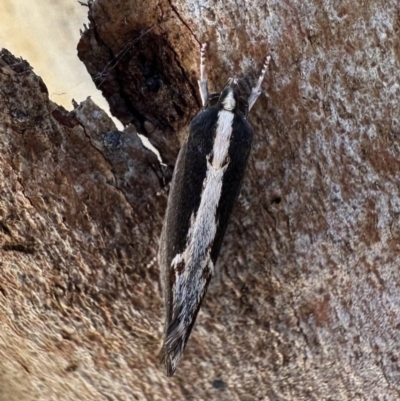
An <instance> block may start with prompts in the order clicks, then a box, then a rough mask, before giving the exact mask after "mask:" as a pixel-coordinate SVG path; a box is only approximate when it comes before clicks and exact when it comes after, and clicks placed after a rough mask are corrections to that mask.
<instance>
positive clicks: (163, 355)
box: [159, 345, 176, 377]
mask: <svg viewBox="0 0 400 401" xmlns="http://www.w3.org/2000/svg"><path fill="white" fill-rule="evenodd" d="M159 358H160V363H161V364H162V365H163V366H164V367H165V370H166V373H167V376H168V377H172V376H173V375H174V373H175V371H176V365H175V366H174V364H173V358H172V357H171V354H170V353H169V352H168V351H167V350H166V347H165V345H164V346H163V347H162V349H161V352H160V356H159Z"/></svg>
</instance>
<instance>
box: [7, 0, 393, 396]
mask: <svg viewBox="0 0 400 401" xmlns="http://www.w3.org/2000/svg"><path fill="white" fill-rule="evenodd" d="M89 15H90V21H91V24H90V26H89V28H88V29H87V30H86V31H85V32H84V33H83V36H82V39H81V42H80V43H79V46H78V52H79V56H80V57H81V59H82V60H83V61H84V62H85V64H86V66H87V68H88V71H89V72H90V73H91V75H92V76H93V78H94V80H95V82H96V84H97V85H98V86H99V87H100V88H101V89H102V90H103V93H104V95H105V96H106V97H107V99H108V100H109V103H110V105H111V110H112V111H113V113H114V114H115V115H116V116H117V117H119V118H120V119H121V120H122V121H123V122H124V123H125V124H126V125H127V126H128V125H129V126H128V127H127V129H126V130H125V132H118V131H116V129H115V127H114V126H113V124H112V122H110V120H109V119H108V118H107V117H106V116H105V114H104V113H103V112H102V111H101V110H99V109H98V108H96V106H95V105H94V104H93V103H92V102H91V101H90V100H88V101H86V102H84V103H83V104H81V105H80V106H79V107H77V108H76V109H75V110H74V111H73V112H71V113H67V112H65V111H64V110H62V109H61V108H60V107H58V106H57V105H55V104H53V103H51V102H50V101H49V100H48V96H47V93H46V89H45V86H44V84H43V82H42V81H41V80H40V79H39V78H38V77H36V76H35V75H34V74H33V73H32V72H31V71H30V69H29V66H28V65H27V64H26V63H25V62H22V61H18V60H16V59H14V58H13V57H12V56H11V55H9V54H8V53H7V52H3V53H2V58H1V65H0V68H1V69H0V122H1V125H0V135H1V142H0V146H1V152H0V166H1V170H0V173H1V175H2V177H1V181H0V185H1V199H0V202H1V203H0V208H1V209H0V218H1V221H0V255H1V262H0V263H1V267H2V275H1V278H0V279H1V282H0V290H1V291H0V296H1V298H2V300H1V305H0V312H1V322H2V330H1V332H0V351H1V354H2V356H3V357H2V360H3V361H5V362H4V366H6V365H5V364H6V363H7V364H9V365H10V366H11V365H12V369H17V370H18V369H19V371H20V372H21V373H20V374H21V375H23V377H25V380H26V383H27V386H28V385H29V386H30V387H31V388H32V389H31V390H32V391H36V392H39V393H40V394H41V395H42V398H43V399H44V400H46V399H58V400H64V399H65V400H68V399H88V400H92V399H93V400H94V399H96V400H99V399H107V400H124V399H127V400H128V399H129V400H130V399H149V400H157V399H160V400H166V399H168V400H169V399H176V400H198V399H199V400H204V399H210V400H214V399H215V400H240V401H250V400H264V399H268V400H271V401H272V400H274V401H275V400H293V401H298V400H398V399H399V398H400V360H399V354H400V308H399V305H400V288H399V286H400V285H399V283H400V272H399V264H400V253H399V251H400V196H399V184H400V181H399V170H400V118H399V115H400V85H399V71H400V40H399V34H400V6H399V3H398V2H397V1H387V0H385V1H383V0H371V1H369V2H363V1H361V0H360V1H356V2H354V1H347V0H344V1H342V2H340V4H339V3H337V2H334V1H333V0H327V1H315V0H313V1H311V0H309V1H307V0H306V1H302V2H285V1H266V2H265V1H264V2H261V1H254V2H252V3H247V2H244V1H241V0H238V1H235V2H219V1H209V2H207V1H206V2H203V1H201V2H197V1H189V0H188V1H184V0H180V1H172V2H171V1H163V0H161V1H157V2H156V1H152V0H150V1H148V2H137V1H135V0H130V1H128V0H98V1H96V2H94V3H91V4H90V10H89ZM201 41H208V42H209V44H210V46H209V49H210V50H209V52H208V67H209V68H208V71H209V79H210V83H211V86H212V88H213V89H216V90H218V89H219V88H221V86H222V85H223V84H224V83H225V81H226V79H227V78H228V77H229V76H230V75H233V74H235V75H239V76H241V75H243V76H245V77H247V84H248V85H249V84H250V83H252V82H254V80H255V78H256V76H257V73H258V72H259V69H260V68H261V65H262V62H263V59H264V56H265V54H266V52H267V51H269V52H270V53H271V56H272V62H271V66H270V68H269V72H268V77H267V80H266V82H265V83H264V90H265V94H268V101H267V97H266V96H265V95H264V96H262V98H260V99H259V101H258V103H257V104H256V106H255V108H254V110H252V113H251V115H250V121H251V123H252V125H253V127H254V130H255V140H254V146H253V151H252V154H251V157H250V162H249V167H248V171H247V176H246V179H245V182H244V185H243V189H242V192H241V195H240V198H239V200H238V203H237V207H236V209H235V212H234V216H233V218H232V221H231V224H230V226H229V228H228V233H227V236H226V238H225V241H224V245H223V248H222V252H221V256H220V260H219V270H220V274H219V276H218V277H216V279H215V280H214V282H213V283H212V285H211V288H210V289H209V292H208V294H207V297H206V301H205V304H204V305H203V308H202V310H201V312H200V314H199V317H198V319H197V324H196V326H195V328H194V331H193V334H192V336H191V339H190V341H189V344H188V347H187V349H186V352H185V356H184V358H183V360H182V361H181V363H180V365H179V367H178V371H177V373H176V376H174V378H172V379H169V380H167V378H166V377H165V375H164V372H162V370H161V369H160V368H159V366H158V364H157V360H156V355H157V352H158V350H159V346H160V341H161V334H162V319H163V311H162V301H161V298H160V289H159V285H158V268H157V265H156V263H155V260H154V258H155V255H156V249H157V240H158V236H159V233H160V229H161V222H162V216H163V212H164V208H165V200H166V197H165V192H166V188H167V187H166V185H165V183H166V181H168V179H169V177H170V171H171V169H172V167H173V163H174V160H175V157H176V154H177V151H178V149H179V144H180V142H181V141H182V140H183V139H184V137H185V135H186V132H187V125H188V122H189V121H190V118H191V117H193V115H194V114H195V113H196V112H197V110H198V108H199V98H198V94H197V90H196V79H197V78H198V76H197V67H198V49H199V42H201ZM248 85H247V86H248ZM248 88H249V86H248ZM134 127H136V129H138V130H139V131H140V133H142V134H146V135H147V136H148V137H149V139H150V141H151V142H152V143H153V144H154V145H155V146H156V147H157V148H158V150H159V152H160V155H161V157H162V159H163V161H164V162H165V163H166V165H167V167H166V168H164V167H163V166H160V164H159V163H158V162H157V159H156V158H155V156H154V155H153V154H151V153H150V152H149V151H147V150H146V149H145V148H143V147H142V145H141V142H140V141H139V139H138V137H137V136H136V132H135V128H134ZM7 366H8V365H7ZM2 370H3V369H2ZM6 370H7V369H6ZM29 386H28V387H29ZM26 391H27V393H31V391H30V390H29V389H28V390H26ZM0 394H1V393H0ZM20 398H22V397H20ZM33 398H34V397H33ZM5 399H7V398H5Z"/></svg>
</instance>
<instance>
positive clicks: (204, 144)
mask: <svg viewBox="0 0 400 401" xmlns="http://www.w3.org/2000/svg"><path fill="white" fill-rule="evenodd" d="M205 51H206V45H205V44H203V45H202V46H201V52H200V80H199V81H198V84H199V89H200V95H201V100H202V105H203V108H202V110H201V111H200V112H199V113H198V114H197V115H196V116H195V117H194V118H193V120H192V122H191V124H190V129H189V136H188V138H187V140H186V142H185V143H184V144H183V146H182V148H181V150H180V152H179V155H178V159H177V162H176V165H175V169H174V173H173V178H172V182H171V187H170V194H169V198H168V205H167V211H166V215H165V220H164V225H163V229H162V233H161V238H160V248H159V253H158V261H159V265H160V270H161V283H162V287H163V293H164V294H163V295H164V301H165V309H166V325H165V327H166V328H165V339H164V344H163V347H162V349H161V353H160V360H161V362H162V363H163V364H164V366H165V368H166V371H167V375H168V376H172V375H173V374H174V373H175V370H176V367H177V364H178V362H179V360H180V358H181V356H182V354H183V351H184V349H185V347H186V344H187V341H188V339H189V336H190V333H191V331H192V328H193V325H194V323H195V320H196V317H197V314H198V312H199V309H200V305H201V302H202V301H203V298H204V296H205V293H206V290H207V287H208V284H209V282H210V279H211V277H212V275H213V273H214V266H215V263H216V261H217V257H218V254H219V251H220V249H221V245H222V240H223V237H224V234H225V231H226V228H227V225H228V220H229V216H230V215H231V212H232V209H233V206H234V203H235V200H236V198H237V196H238V194H239V189H240V185H241V182H242V179H243V175H244V171H245V167H246V164H247V159H248V156H249V152H250V148H251V143H252V139H253V130H252V128H251V126H250V124H249V123H248V121H247V115H248V112H249V111H250V109H251V108H252V107H253V106H254V103H255V102H256V100H257V98H258V97H259V95H260V94H261V83H262V81H263V79H264V75H265V72H266V70H267V67H268V63H269V57H267V59H266V61H265V64H264V67H263V69H262V72H261V75H260V77H259V79H258V82H257V85H256V86H255V87H254V88H253V89H252V91H251V94H250V96H249V98H248V100H245V99H243V98H242V97H240V93H239V87H238V81H237V80H236V79H234V78H229V80H228V83H227V84H226V85H225V87H224V88H223V89H222V91H221V92H220V93H213V94H209V92H208V82H207V76H206V69H205Z"/></svg>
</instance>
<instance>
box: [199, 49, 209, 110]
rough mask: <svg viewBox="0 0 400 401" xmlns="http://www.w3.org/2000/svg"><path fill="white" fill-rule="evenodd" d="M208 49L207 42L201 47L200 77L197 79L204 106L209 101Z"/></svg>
mask: <svg viewBox="0 0 400 401" xmlns="http://www.w3.org/2000/svg"><path fill="white" fill-rule="evenodd" d="M206 49H207V43H202V45H201V48H200V79H199V80H198V81H197V82H198V83H199V89H200V96H201V103H202V104H203V107H205V105H206V104H207V102H208V82H207V72H206Z"/></svg>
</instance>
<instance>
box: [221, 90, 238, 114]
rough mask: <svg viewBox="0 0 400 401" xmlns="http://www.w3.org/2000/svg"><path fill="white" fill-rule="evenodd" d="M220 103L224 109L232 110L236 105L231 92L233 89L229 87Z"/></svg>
mask: <svg viewBox="0 0 400 401" xmlns="http://www.w3.org/2000/svg"><path fill="white" fill-rule="evenodd" d="M222 105H223V107H224V109H225V110H228V111H232V110H233V109H234V108H235V106H236V100H235V96H234V94H233V90H232V89H231V88H229V90H228V93H227V94H226V96H225V98H224V100H223V101H222Z"/></svg>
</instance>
